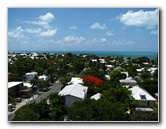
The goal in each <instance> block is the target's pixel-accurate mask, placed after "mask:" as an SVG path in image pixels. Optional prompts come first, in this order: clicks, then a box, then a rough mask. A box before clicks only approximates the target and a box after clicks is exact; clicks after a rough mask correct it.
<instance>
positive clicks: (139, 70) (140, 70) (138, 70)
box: [136, 68, 144, 72]
mask: <svg viewBox="0 0 166 129" xmlns="http://www.w3.org/2000/svg"><path fill="white" fill-rule="evenodd" d="M143 70H144V68H141V69H136V71H137V72H142V71H143Z"/></svg>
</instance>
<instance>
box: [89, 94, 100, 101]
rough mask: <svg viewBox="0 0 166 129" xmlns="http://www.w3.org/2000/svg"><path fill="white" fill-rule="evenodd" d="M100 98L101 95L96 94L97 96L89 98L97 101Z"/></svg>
mask: <svg viewBox="0 0 166 129" xmlns="http://www.w3.org/2000/svg"><path fill="white" fill-rule="evenodd" d="M100 97H101V94H100V93H97V94H95V95H93V96H91V97H90V99H95V100H98V99H100Z"/></svg>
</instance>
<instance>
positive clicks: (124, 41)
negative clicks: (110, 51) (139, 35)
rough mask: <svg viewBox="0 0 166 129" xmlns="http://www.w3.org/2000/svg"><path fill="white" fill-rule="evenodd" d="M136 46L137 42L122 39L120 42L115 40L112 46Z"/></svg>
mask: <svg viewBox="0 0 166 129" xmlns="http://www.w3.org/2000/svg"><path fill="white" fill-rule="evenodd" d="M135 44H136V42H135V41H131V40H125V39H121V40H119V41H117V40H114V41H113V43H112V45H113V46H117V45H125V46H126V45H127V46H128V45H129V46H130V45H135Z"/></svg>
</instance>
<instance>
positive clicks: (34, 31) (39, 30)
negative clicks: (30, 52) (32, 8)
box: [26, 28, 42, 34]
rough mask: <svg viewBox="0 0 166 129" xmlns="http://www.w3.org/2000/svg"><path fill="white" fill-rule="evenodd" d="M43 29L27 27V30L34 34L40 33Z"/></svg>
mask: <svg viewBox="0 0 166 129" xmlns="http://www.w3.org/2000/svg"><path fill="white" fill-rule="evenodd" d="M41 31H42V29H41V28H34V29H28V28H27V29H26V32H28V33H32V34H34V33H40V32H41Z"/></svg>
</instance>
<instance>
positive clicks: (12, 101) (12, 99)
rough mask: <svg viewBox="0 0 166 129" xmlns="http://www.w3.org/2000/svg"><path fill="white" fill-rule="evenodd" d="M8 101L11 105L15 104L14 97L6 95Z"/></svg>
mask: <svg viewBox="0 0 166 129" xmlns="http://www.w3.org/2000/svg"><path fill="white" fill-rule="evenodd" d="M8 103H11V104H12V105H16V102H15V98H13V97H11V96H10V95H8Z"/></svg>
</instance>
